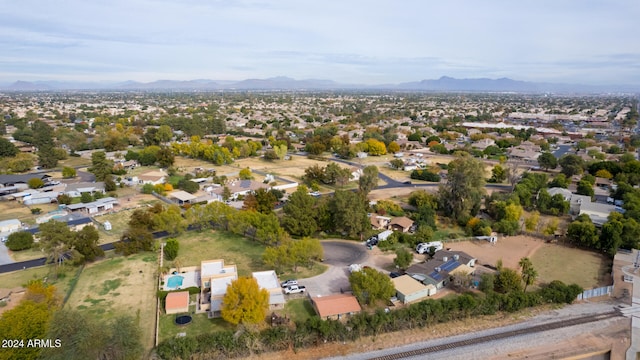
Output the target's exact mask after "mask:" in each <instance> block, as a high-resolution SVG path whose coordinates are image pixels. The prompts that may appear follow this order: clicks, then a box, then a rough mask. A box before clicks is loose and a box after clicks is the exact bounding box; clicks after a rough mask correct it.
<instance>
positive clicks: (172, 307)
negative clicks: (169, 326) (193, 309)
mask: <svg viewBox="0 0 640 360" xmlns="http://www.w3.org/2000/svg"><path fill="white" fill-rule="evenodd" d="M164 308H165V310H166V312H167V314H178V313H186V312H189V292H188V291H178V292H172V293H169V294H167V298H166V299H165V305H164Z"/></svg>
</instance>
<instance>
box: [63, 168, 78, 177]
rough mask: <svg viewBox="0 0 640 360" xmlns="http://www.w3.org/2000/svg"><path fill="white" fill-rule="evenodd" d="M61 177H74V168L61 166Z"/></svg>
mask: <svg viewBox="0 0 640 360" xmlns="http://www.w3.org/2000/svg"><path fill="white" fill-rule="evenodd" d="M62 177H63V178H65V179H70V178H74V177H76V169H74V168H72V167H68V166H65V167H63V168H62Z"/></svg>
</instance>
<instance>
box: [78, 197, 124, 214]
mask: <svg viewBox="0 0 640 360" xmlns="http://www.w3.org/2000/svg"><path fill="white" fill-rule="evenodd" d="M115 205H118V200H117V199H116V198H114V197H110V196H108V197H105V198H102V199H98V200H96V201H92V202H88V203H77V204H69V205H67V206H66V208H67V209H69V210H70V211H71V212H73V213H76V212H78V213H85V214H97V213H99V212H102V211H109V210H111V209H113V207H114V206H115Z"/></svg>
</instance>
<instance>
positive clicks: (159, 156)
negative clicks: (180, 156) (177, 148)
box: [156, 146, 175, 168]
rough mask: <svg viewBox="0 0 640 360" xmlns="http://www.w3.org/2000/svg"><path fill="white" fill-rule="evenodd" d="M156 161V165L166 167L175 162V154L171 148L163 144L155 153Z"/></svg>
mask: <svg viewBox="0 0 640 360" xmlns="http://www.w3.org/2000/svg"><path fill="white" fill-rule="evenodd" d="M156 161H157V162H158V165H160V167H162V168H168V167H170V166H172V165H173V163H174V162H175V156H174V155H173V151H172V150H171V148H169V147H167V146H163V147H161V148H160V150H158V152H157V153H156Z"/></svg>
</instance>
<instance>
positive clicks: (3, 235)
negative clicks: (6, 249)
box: [0, 219, 22, 241]
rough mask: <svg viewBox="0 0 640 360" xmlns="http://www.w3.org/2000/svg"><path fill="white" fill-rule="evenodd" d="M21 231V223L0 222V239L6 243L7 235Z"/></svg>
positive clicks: (18, 221)
mask: <svg viewBox="0 0 640 360" xmlns="http://www.w3.org/2000/svg"><path fill="white" fill-rule="evenodd" d="M20 230H22V222H20V220H18V219H10V220H4V221H0V239H1V240H2V241H7V238H8V237H9V235H11V234H12V233H14V232H16V231H20Z"/></svg>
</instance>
